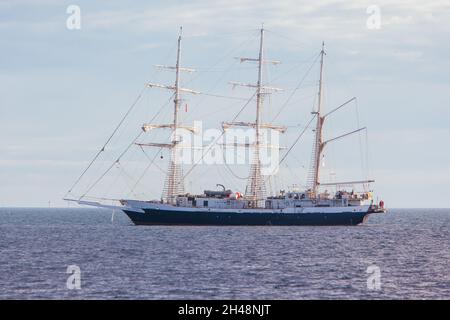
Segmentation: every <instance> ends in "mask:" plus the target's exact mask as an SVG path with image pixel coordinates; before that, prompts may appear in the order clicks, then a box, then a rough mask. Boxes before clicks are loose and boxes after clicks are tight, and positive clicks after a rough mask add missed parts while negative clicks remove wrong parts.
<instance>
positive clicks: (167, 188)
mask: <svg viewBox="0 0 450 320" xmlns="http://www.w3.org/2000/svg"><path fill="white" fill-rule="evenodd" d="M182 31H183V29H182V27H180V33H179V36H178V45H177V61H176V65H175V67H172V66H160V65H158V66H157V67H160V68H165V69H172V70H175V84H174V85H173V86H166V85H161V84H155V83H148V84H147V86H148V87H156V88H164V89H169V90H172V91H174V100H173V103H174V108H173V122H172V124H166V125H164V124H163V125H157V124H144V125H143V127H142V129H143V130H144V131H150V130H152V129H155V128H169V129H170V130H171V141H170V143H138V145H140V146H150V147H160V148H167V149H170V159H169V165H168V170H167V175H166V179H165V182H164V189H163V194H162V198H163V200H164V202H166V203H168V204H176V197H177V196H178V195H180V194H184V181H183V168H182V165H181V163H180V161H179V159H178V155H179V148H180V146H179V144H180V142H181V140H180V137H179V134H178V132H177V130H179V129H187V130H189V131H193V130H194V129H193V128H191V127H187V126H182V125H180V122H179V109H180V105H181V96H180V95H181V92H187V93H193V94H197V93H199V92H197V91H193V90H190V89H186V88H181V86H180V80H181V71H187V72H193V71H195V70H193V69H188V68H182V67H181V39H182Z"/></svg>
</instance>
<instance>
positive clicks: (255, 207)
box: [64, 27, 386, 226]
mask: <svg viewBox="0 0 450 320" xmlns="http://www.w3.org/2000/svg"><path fill="white" fill-rule="evenodd" d="M264 36H265V29H264V27H262V28H261V29H260V31H259V54H258V56H257V57H256V58H239V59H240V61H241V62H246V61H251V62H254V63H256V64H257V66H258V68H257V71H258V72H257V81H256V83H254V84H245V83H239V82H233V83H232V85H233V86H245V87H249V88H251V89H253V90H254V91H255V93H254V98H255V99H253V101H255V102H256V104H255V106H254V107H255V111H254V120H253V121H251V122H243V121H235V119H236V118H235V119H233V121H230V122H223V123H222V128H221V129H222V131H223V133H225V132H226V131H227V130H229V129H230V128H236V127H237V128H239V127H246V128H251V129H252V130H253V132H254V139H253V141H252V142H251V143H247V144H245V147H248V148H251V150H252V151H251V154H252V159H251V163H250V170H249V175H248V180H247V185H246V188H245V192H243V193H240V192H238V191H236V190H235V191H233V190H230V189H227V188H226V187H225V186H224V185H222V184H220V183H219V184H217V187H218V189H217V190H205V191H204V192H203V193H201V194H191V193H189V192H188V191H185V185H184V184H185V182H184V181H185V177H186V175H187V174H191V172H192V169H193V167H195V166H196V164H195V163H194V166H193V167H192V168H191V169H189V170H188V172H187V173H183V165H182V163H181V162H180V161H179V159H178V157H179V151H180V150H179V149H180V148H182V146H181V145H182V141H181V137H180V136H179V135H178V134H177V132H179V130H180V129H184V130H188V131H191V132H194V128H193V127H189V126H186V125H184V124H182V123H181V122H180V109H181V108H182V105H181V101H182V100H181V94H197V93H198V92H197V91H194V90H191V89H187V88H183V87H182V86H181V85H180V80H181V74H182V72H186V71H188V72H189V71H191V69H189V68H184V67H182V66H181V42H182V33H181V29H180V34H179V37H178V45H177V59H176V64H175V66H160V67H162V68H168V69H171V70H173V71H175V81H174V84H173V85H163V84H157V83H148V84H147V87H149V88H162V89H167V90H169V91H172V94H173V97H174V98H173V118H172V121H171V123H166V124H158V123H147V124H144V125H142V131H143V132H149V131H152V130H157V129H165V130H170V131H171V133H172V134H171V138H170V140H169V141H166V142H165V143H160V142H150V143H148V142H147V143H140V142H136V141H134V142H133V143H134V144H137V145H139V146H140V147H146V148H161V149H166V150H168V152H169V155H170V159H169V163H168V168H167V171H166V178H165V182H164V188H163V190H162V197H161V199H158V200H149V201H143V200H137V199H111V200H113V201H115V202H116V203H114V204H105V203H103V202H101V201H89V200H86V199H85V196H86V193H85V194H83V195H82V196H80V197H72V190H73V188H74V187H75V186H76V185H77V183H78V182H79V181H80V179H81V178H82V177H83V175H84V174H85V173H86V171H87V170H88V169H89V168H90V166H91V164H92V162H91V164H90V165H89V166H88V168H87V169H86V170H85V171H84V172H83V174H82V175H81V176H80V178H79V179H78V180H77V181H76V182H75V184H74V185H73V186H72V188H71V189H70V190H69V192H68V194H67V195H66V197H65V198H64V199H65V200H68V201H74V202H76V203H78V204H80V205H87V206H94V207H101V208H110V209H114V210H116V209H117V210H121V211H123V212H124V213H125V214H126V215H127V216H128V217H129V218H130V219H131V221H132V222H133V223H134V224H135V225H248V226H259V225H277V226H302V225H305V226H338V225H349V226H350V225H359V224H361V223H363V222H365V221H366V220H367V218H368V216H369V215H371V214H373V213H382V212H386V209H385V207H384V203H383V201H379V202H378V201H377V202H375V200H374V196H373V193H372V191H371V190H370V187H369V186H370V184H371V183H373V182H374V180H360V181H342V182H332V183H330V182H327V183H322V182H321V172H320V171H321V165H320V164H321V159H322V157H323V152H324V149H325V148H326V146H327V145H328V144H329V143H331V142H333V141H335V140H338V139H341V138H344V137H347V136H349V135H352V134H355V133H357V132H360V131H362V130H364V129H365V128H359V129H357V130H354V131H351V132H348V133H346V134H343V135H340V136H338V137H335V138H332V139H328V140H325V139H324V137H323V128H324V126H325V125H326V123H327V117H328V116H329V115H330V114H332V113H334V112H335V111H337V110H339V109H341V108H342V107H344V106H345V105H347V104H348V103H349V102H351V101H352V100H353V99H354V98H353V99H351V100H349V101H347V102H345V103H344V104H342V105H340V106H339V107H337V108H335V109H333V110H331V111H327V112H324V108H323V68H324V56H325V48H324V43H322V47H321V51H320V55H319V57H320V74H319V83H318V93H317V105H316V107H315V108H314V111H313V112H312V119H311V121H310V123H311V124H312V125H313V127H314V129H313V131H314V138H313V139H314V141H313V143H312V145H313V150H312V156H311V161H310V169H309V172H308V177H307V179H306V181H307V186H306V187H305V188H304V190H300V189H299V188H294V189H292V190H288V191H286V190H280V191H279V192H277V193H276V194H272V195H267V192H266V183H267V177H266V176H265V175H263V172H262V160H261V149H262V148H264V147H266V144H267V142H265V141H264V139H263V134H262V131H263V130H274V131H277V132H281V133H282V132H284V131H285V130H286V128H285V127H283V126H278V125H274V124H271V123H264V122H263V121H262V113H261V110H262V106H263V103H264V98H265V96H267V95H269V94H271V93H273V92H276V91H278V90H279V89H278V88H274V87H269V86H266V85H265V84H264V78H263V71H264V68H263V66H264V64H267V63H270V64H277V63H278V61H273V60H268V59H266V57H265V56H264V52H265V51H264ZM108 141H109V140H108ZM235 146H236V144H235ZM241 147H242V146H241ZM101 151H104V147H103V148H102V150H100V152H101ZM207 151H208V150H206V152H207ZM289 151H290V150H289ZM97 157H98V154H97V156H96V157H95V158H94V160H93V161H95V160H96V158H97ZM284 159H285V157H283V158H282V159H281V161H283V160H284ZM281 161H280V162H281ZM219 182H220V181H219ZM354 185H364V186H365V188H364V191H361V192H355V191H353V190H352V191H348V190H347V189H346V188H345V187H348V186H354ZM331 187H333V188H335V190H336V191H335V192H332V193H330V192H328V191H327V188H331Z"/></svg>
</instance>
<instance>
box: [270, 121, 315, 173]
mask: <svg viewBox="0 0 450 320" xmlns="http://www.w3.org/2000/svg"><path fill="white" fill-rule="evenodd" d="M315 118H316V115H314V116H313V117H312V118H311V120H309V122H308V123H307V125H306V126H305V128H304V129H303V131H302V132H301V133H300V134H299V136H298V137H297V139H295V141H294V143H293V144H292V145H291V146H290V147H289V149H288V151H286V154H285V155H284V156H283V158H281V160H280V161H279V162H278V165H280V164H282V163H283V161H284V160H285V159H286V157H287V156H288V154H289V152H291V151H292V149H293V148H294V147H295V145H296V144H297V142H298V141H299V140H300V138H301V137H302V136H303V135H304V134H305V132H306V130H308V128H309V126H310V125H311V123H312V122H313V120H314V119H315ZM269 177H270V175H269Z"/></svg>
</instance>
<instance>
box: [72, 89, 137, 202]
mask: <svg viewBox="0 0 450 320" xmlns="http://www.w3.org/2000/svg"><path fill="white" fill-rule="evenodd" d="M144 91H145V87H144V88H143V89H142V90H141V92H140V93H139V95H138V96H137V98H136V99H135V100H134V102H133V103H132V104H131V106H130V108H128V110H127V112H126V113H125V115H124V116H123V117H122V119H121V120H120V122H119V124H118V125H117V126H116V128H115V129H114V131H113V133H112V134H111V135H110V136H109V138H108V140H106V142H105V144H104V145H103V147H102V148H101V149H100V151H98V152H97V154H96V155H95V157H94V158H93V159H92V161H91V162H90V163H89V165H88V166H87V167H86V169H84V171H83V172H82V173H81V175H80V176H79V177H78V179H77V180H76V181H75V183H74V184H73V185H72V187H71V188H70V189H69V191H67V193H66V195H65V196H64V198H65V197H67V195H68V194H69V193H71V192H72V190H73V188H75V187H76V186H77V185H78V183H79V182H80V180H81V179H82V178H83V176H84V175H85V174H86V172H87V171H88V170H89V169H90V168H91V167H92V165H93V164H94V162H95V161H96V160H97V158H98V157H99V156H100V154H101V153H102V152H104V151H105V148H106V146H107V145H108V144H109V142H110V141H111V139H112V138H113V137H114V135H115V134H116V133H117V131H118V130H119V128H120V127H121V126H122V124H123V122H124V121H125V119H126V118H127V117H128V115H129V114H130V113H131V111H132V110H133V109H134V107H135V106H136V104H137V103H138V101H139V100H140V99H141V97H142V94H143V93H144Z"/></svg>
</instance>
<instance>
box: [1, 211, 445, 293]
mask: <svg viewBox="0 0 450 320" xmlns="http://www.w3.org/2000/svg"><path fill="white" fill-rule="evenodd" d="M111 217H112V212H111V211H109V210H97V209H56V208H55V209H28V208H27V209H21V208H14V209H7V208H4V209H0V298H1V299H450V209H392V210H391V211H390V212H389V213H387V214H377V215H372V216H371V217H370V219H369V221H368V223H367V224H365V225H362V226H356V227H274V226H264V227H245V226H242V227H168V226H155V227H146V226H139V227H138V226H134V225H132V223H131V221H130V220H129V219H128V218H127V217H126V216H125V214H123V213H121V212H116V213H115V215H114V221H113V222H112V219H111ZM70 265H76V266H78V267H79V268H80V289H68V287H67V282H68V278H69V276H71V274H68V273H67V268H68V266H70ZM69 282H70V283H72V282H71V281H69Z"/></svg>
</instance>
